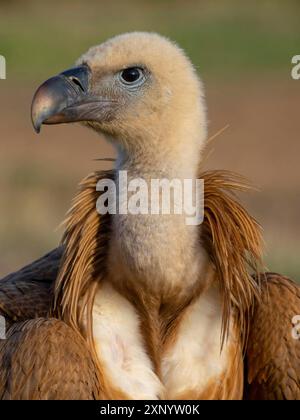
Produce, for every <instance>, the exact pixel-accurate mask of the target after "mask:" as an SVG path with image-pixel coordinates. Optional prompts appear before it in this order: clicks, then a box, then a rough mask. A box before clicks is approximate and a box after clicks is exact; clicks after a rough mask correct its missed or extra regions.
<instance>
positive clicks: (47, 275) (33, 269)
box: [0, 247, 63, 324]
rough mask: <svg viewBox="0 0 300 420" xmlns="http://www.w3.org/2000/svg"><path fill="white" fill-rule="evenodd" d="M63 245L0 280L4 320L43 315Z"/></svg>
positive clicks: (0, 306)
mask: <svg viewBox="0 0 300 420" xmlns="http://www.w3.org/2000/svg"><path fill="white" fill-rule="evenodd" d="M62 253H63V248H62V247H59V248H56V249H54V250H53V251H51V252H49V253H48V254H46V255H45V256H44V257H42V258H40V259H38V260H37V261H34V262H32V263H31V264H29V265H27V266H26V267H24V268H22V269H21V270H19V271H17V272H15V273H12V274H9V275H8V276H6V277H4V278H3V279H1V280H0V315H2V316H4V317H5V318H6V320H7V322H8V323H10V324H11V323H13V322H16V321H25V320H27V319H32V318H36V317H37V316H40V317H42V316H45V315H46V314H47V313H48V311H49V307H50V301H51V298H52V285H53V283H54V281H55V279H56V276H57V273H58V269H59V265H60V259H61V256H62Z"/></svg>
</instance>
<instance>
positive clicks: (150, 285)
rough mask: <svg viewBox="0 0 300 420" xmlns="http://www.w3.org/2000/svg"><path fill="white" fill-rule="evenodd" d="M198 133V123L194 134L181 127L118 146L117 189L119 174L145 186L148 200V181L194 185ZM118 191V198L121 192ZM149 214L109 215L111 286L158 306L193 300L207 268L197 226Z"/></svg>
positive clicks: (171, 216) (181, 218)
mask: <svg viewBox="0 0 300 420" xmlns="http://www.w3.org/2000/svg"><path fill="white" fill-rule="evenodd" d="M160 132H164V133H166V131H165V130H160ZM199 132H200V133H201V131H200V130H199V124H197V125H196V126H195V127H194V130H191V129H190V128H188V127H186V126H185V125H184V126H183V127H181V128H179V127H177V128H176V130H175V131H173V132H171V133H169V134H167V135H166V134H165V135H164V137H162V136H160V135H157V136H156V137H155V138H153V137H152V138H151V140H150V139H147V140H146V141H145V139H144V141H143V142H142V141H139V139H135V141H131V142H130V144H133V145H134V146H133V147H129V148H125V147H124V148H123V147H119V148H118V157H117V162H116V174H117V185H118V181H119V178H120V175H121V172H120V171H126V175H127V180H128V183H129V182H130V181H131V180H133V179H137V178H141V179H143V180H144V181H145V182H146V184H147V186H148V192H149V195H148V198H149V197H150V194H151V193H150V191H151V180H152V179H159V180H162V179H167V180H169V181H172V180H174V179H176V180H180V181H182V185H184V184H183V180H185V179H191V180H193V181H195V180H196V178H197V176H198V173H199V164H200V149H201V147H200V145H201V143H200V141H201V138H200V140H199ZM183 139H184V141H183ZM126 143H127V144H128V142H126ZM123 144H124V143H123ZM118 192H119V197H122V196H123V192H122V191H121V190H120V191H118ZM129 197H130V195H129V194H128V198H129ZM117 200H118V199H117ZM148 202H150V198H149V200H148ZM171 202H172V190H171ZM117 208H118V206H117ZM171 209H172V207H171ZM149 213H150V214H149ZM149 213H148V214H130V213H128V214H116V215H114V216H113V224H112V239H111V247H110V252H109V256H110V262H111V263H110V264H109V266H110V267H118V269H117V270H116V271H117V272H112V273H111V274H112V281H113V282H114V283H115V285H116V287H117V288H118V289H119V290H121V291H123V292H124V291H127V292H128V291H129V292H128V293H127V294H129V295H131V296H132V290H135V291H136V294H137V295H140V294H145V296H146V295H147V296H149V294H151V295H152V296H153V297H154V300H153V301H155V302H156V304H157V306H158V307H160V306H161V305H162V304H165V303H166V302H168V301H170V300H174V299H175V298H176V299H175V300H176V301H177V306H178V299H179V300H180V301H185V300H186V299H187V298H189V297H191V296H194V295H195V288H198V286H199V278H200V279H201V280H202V281H201V282H200V284H202V286H204V285H205V284H206V279H207V275H206V274H207V272H208V271H209V265H210V264H209V261H208V257H207V254H206V252H205V250H204V249H203V247H201V245H200V240H199V236H200V227H199V226H197V225H193V226H192V225H188V224H187V223H186V214H184V213H183V214H176V215H175V214H173V210H171V214H163V215H162V214H159V215H157V214H155V215H153V214H151V211H149ZM122 289H123V290H122ZM134 299H135V300H136V299H137V297H136V295H135V298H134Z"/></svg>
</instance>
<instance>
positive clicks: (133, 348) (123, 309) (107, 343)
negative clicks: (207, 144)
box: [93, 284, 230, 399]
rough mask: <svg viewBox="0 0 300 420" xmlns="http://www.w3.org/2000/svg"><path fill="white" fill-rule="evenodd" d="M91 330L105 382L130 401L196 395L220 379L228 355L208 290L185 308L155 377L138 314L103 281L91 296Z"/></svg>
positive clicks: (215, 301)
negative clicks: (105, 375) (119, 390)
mask: <svg viewBox="0 0 300 420" xmlns="http://www.w3.org/2000/svg"><path fill="white" fill-rule="evenodd" d="M93 333H94V339H95V343H96V350H97V353H98V357H99V359H100V360H101V362H102V364H103V366H104V368H105V372H106V374H107V375H108V377H109V379H110V381H111V382H112V383H113V384H115V385H117V386H118V388H120V389H121V390H122V391H123V392H124V393H125V394H126V395H128V396H129V398H131V399H159V398H165V397H167V398H170V399H173V398H178V397H180V396H182V395H185V394H187V393H188V392H194V393H197V394H199V395H201V393H202V392H203V391H204V390H205V388H206V387H207V385H208V384H209V383H211V381H220V380H221V376H222V374H223V373H224V372H225V371H226V367H227V365H228V358H229V357H230V354H229V346H230V342H227V343H225V345H224V348H223V350H222V352H221V348H220V334H221V305H220V298H219V294H218V290H216V289H214V288H211V289H210V290H209V291H208V292H206V293H205V294H203V295H201V296H200V298H199V299H198V300H197V301H196V302H195V303H193V304H192V305H191V306H190V307H189V308H188V309H187V311H186V313H185V315H184V317H183V318H182V320H181V323H180V325H179V328H178V331H177V335H176V338H175V340H174V342H173V343H172V345H170V346H168V348H167V350H166V351H165V353H164V354H161V366H162V377H161V379H159V378H158V376H157V375H156V373H155V372H154V369H153V365H152V362H151V360H150V358H149V356H148V355H147V352H146V350H145V344H144V341H143V338H142V335H141V330H140V319H139V316H138V314H137V313H136V311H135V309H134V307H133V306H132V305H131V304H130V303H129V302H128V301H127V300H126V299H125V298H124V297H122V296H121V295H120V294H119V293H117V292H116V291H115V290H114V289H113V288H112V286H111V285H109V284H103V285H102V286H101V289H99V291H98V293H97V296H96V299H95V304H94V309H93ZM229 341H230V339H229Z"/></svg>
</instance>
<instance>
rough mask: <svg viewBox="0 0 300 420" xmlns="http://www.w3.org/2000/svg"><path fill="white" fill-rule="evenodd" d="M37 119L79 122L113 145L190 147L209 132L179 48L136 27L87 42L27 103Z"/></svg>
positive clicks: (37, 122) (194, 79)
mask: <svg viewBox="0 0 300 420" xmlns="http://www.w3.org/2000/svg"><path fill="white" fill-rule="evenodd" d="M32 121H33V125H34V128H35V130H36V131H37V132H39V131H40V128H41V125H42V124H59V123H70V122H81V123H83V124H84V125H87V126H89V127H92V128H93V129H94V130H96V131H97V132H100V133H102V134H105V135H106V136H107V137H108V138H109V139H110V140H112V141H113V143H114V144H115V145H117V147H118V148H121V149H124V150H128V149H129V150H131V151H132V150H133V149H135V148H138V149H140V148H141V147H145V148H149V147H151V148H153V147H155V148H158V150H159V149H161V151H162V149H164V150H165V151H166V152H168V151H170V150H172V149H174V148H175V149H178V148H179V151H184V153H185V152H186V147H187V145H188V144H189V143H190V144H191V145H192V144H193V145H194V148H192V149H193V153H196V154H197V152H198V153H199V151H200V150H201V149H202V146H203V143H204V139H205V136H206V117H205V106H204V104H203V88H202V85H201V82H200V80H199V78H198V76H197V75H196V72H195V70H194V68H193V66H192V64H191V62H190V60H189V59H188V58H187V57H186V55H185V54H184V52H183V51H182V50H181V49H180V48H179V47H178V46H177V45H175V44H174V43H173V42H171V41H169V40H168V39H166V38H164V37H162V36H160V35H157V34H154V33H143V32H134V33H128V34H123V35H119V36H116V37H114V38H112V39H110V40H108V41H106V42H104V43H103V44H101V45H98V46H95V47H92V48H90V49H89V50H88V52H87V53H85V54H84V55H83V56H82V57H81V58H80V59H79V60H78V61H77V63H76V67H74V68H71V69H69V70H66V71H64V72H62V73H60V74H59V75H57V76H55V77H52V78H51V79H49V80H47V81H46V82H45V83H43V84H42V85H41V86H40V87H39V89H38V90H37V92H36V94H35V96H34V99H33V103H32Z"/></svg>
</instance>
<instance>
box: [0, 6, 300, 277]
mask: <svg viewBox="0 0 300 420" xmlns="http://www.w3.org/2000/svg"><path fill="white" fill-rule="evenodd" d="M299 22H300V2H299V1H298V0H294V1H292V0H285V1H282V0H278V1H277V0H269V1H267V0H259V1H258V0H257V1H255V0H254V1H251V2H246V1H233V0H232V1H231V0H226V1H224V0H219V1H217V0H216V1H207V0H206V1H192V0H185V1H176V0H175V1H171V0H152V1H150V0H148V1H147V0H139V1H137V0H124V1H118V0H117V1H110V2H108V1H99V0H98V1H94V0H89V1H83V0H70V1H67V0H60V1H56V0H52V1H35V0H26V1H24V0H22V1H21V0H20V1H17V0H15V1H13V0H6V1H4V0H0V54H2V55H3V56H5V57H6V60H7V80H0V127H1V131H0V276H1V275H4V274H6V273H8V272H10V271H12V270H15V269H17V268H18V267H20V266H22V265H23V264H25V263H27V262H29V261H30V260H32V259H34V258H37V257H39V256H40V255H42V254H43V253H45V252H46V251H48V250H49V249H51V248H52V247H55V246H56V245H57V243H58V241H59V240H60V237H61V234H62V230H61V229H57V227H58V225H59V224H60V222H61V221H62V220H63V218H64V215H65V213H66V211H67V209H68V207H69V205H70V201H71V199H72V197H73V195H74V193H75V191H76V186H77V183H78V182H79V180H80V179H81V178H83V177H84V176H86V175H87V174H88V173H89V172H91V171H93V170H95V169H99V168H101V167H102V165H103V164H101V163H100V162H96V161H94V160H93V159H95V158H99V157H111V156H113V151H112V149H111V148H110V147H109V146H108V145H107V144H106V143H105V142H104V141H103V139H101V138H100V137H98V136H97V135H96V134H95V133H93V132H92V131H89V130H87V129H84V128H82V127H80V126H79V125H75V126H73V125H65V126H64V125H61V126H56V127H43V129H42V132H41V134H40V135H39V136H37V135H36V134H35V133H34V131H33V129H32V127H31V122H30V103H31V99H32V95H33V93H34V91H35V88H36V87H37V86H38V85H39V84H40V83H41V82H42V81H44V80H45V79H46V78H48V77H49V76H52V75H54V74H56V73H57V72H60V71H61V70H64V69H66V68H68V67H70V66H72V64H73V63H74V61H75V60H76V59H77V57H78V56H80V55H81V54H82V53H83V52H84V51H85V50H86V49H87V48H89V47H90V46H92V45H94V44H98V43H100V42H102V41H104V40H105V39H106V38H107V37H110V36H112V35H115V34H118V33H122V32H125V31H133V30H147V31H157V32H160V33H161V34H164V35H167V36H168V37H170V38H172V39H174V40H175V41H177V42H178V43H179V44H180V45H181V46H182V47H183V48H184V49H185V50H186V51H187V53H188V55H189V56H190V57H191V59H192V60H193V62H194V64H195V66H196V68H197V70H198V71H199V74H200V75H201V77H202V79H203V80H204V83H205V87H206V96H207V103H208V118H209V135H210V136H212V135H214V134H215V133H216V132H218V130H220V129H222V128H223V127H224V126H226V125H229V127H228V128H227V129H226V130H225V131H224V132H223V133H222V134H220V135H219V136H218V137H217V138H216V140H215V141H214V145H213V151H212V153H211V154H210V156H209V158H208V159H207V161H206V162H205V167H206V168H221V169H230V170H234V171H238V172H240V173H242V174H243V175H246V176H247V177H248V178H249V179H251V181H253V183H254V184H255V185H257V186H258V187H259V188H260V191H259V192H254V193H251V194H250V195H248V196H247V197H244V198H243V200H244V202H245V204H246V205H247V207H248V209H249V210H250V211H251V212H252V214H253V215H254V216H255V217H256V218H257V219H258V221H259V222H260V223H261V224H262V225H263V228H264V238H265V242H266V250H265V254H266V263H267V265H268V267H269V268H270V269H271V270H272V271H280V272H282V273H284V274H287V275H290V276H292V277H294V278H296V279H298V280H300V259H299V250H300V218H299V214H300V176H299V173H300V169H299V156H300V80H298V81H297V80H293V79H292V78H291V69H292V64H291V58H292V56H294V55H296V54H300V25H299Z"/></svg>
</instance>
